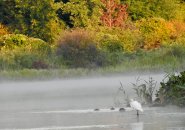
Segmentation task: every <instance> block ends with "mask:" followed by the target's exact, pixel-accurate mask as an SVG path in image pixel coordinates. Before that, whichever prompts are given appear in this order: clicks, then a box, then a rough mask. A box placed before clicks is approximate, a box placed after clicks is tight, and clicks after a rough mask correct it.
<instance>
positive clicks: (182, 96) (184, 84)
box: [156, 71, 185, 106]
mask: <svg viewBox="0 0 185 130" xmlns="http://www.w3.org/2000/svg"><path fill="white" fill-rule="evenodd" d="M156 96H157V100H159V101H160V103H161V104H174V105H178V106H185V71H183V72H181V73H180V74H179V75H175V74H173V75H170V76H169V79H168V81H167V82H166V83H164V82H161V88H160V89H159V91H158V93H157V95H156Z"/></svg>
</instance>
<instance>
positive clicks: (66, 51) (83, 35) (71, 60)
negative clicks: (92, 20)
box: [57, 29, 104, 67]
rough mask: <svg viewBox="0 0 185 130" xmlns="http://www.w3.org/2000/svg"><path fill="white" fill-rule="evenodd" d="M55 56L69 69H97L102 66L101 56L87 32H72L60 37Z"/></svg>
mask: <svg viewBox="0 0 185 130" xmlns="http://www.w3.org/2000/svg"><path fill="white" fill-rule="evenodd" d="M57 56H58V57H59V58H60V59H61V61H62V62H63V63H64V64H65V65H67V66H70V67H97V66H102V65H103V61H102V60H103V59H104V58H103V54H102V53H101V52H100V50H99V49H98V48H97V44H96V42H95V40H94V38H93V37H92V35H90V33H88V32H87V31H84V30H79V29H77V30H73V31H71V32H66V33H65V35H64V36H61V38H60V40H59V41H58V45H57Z"/></svg>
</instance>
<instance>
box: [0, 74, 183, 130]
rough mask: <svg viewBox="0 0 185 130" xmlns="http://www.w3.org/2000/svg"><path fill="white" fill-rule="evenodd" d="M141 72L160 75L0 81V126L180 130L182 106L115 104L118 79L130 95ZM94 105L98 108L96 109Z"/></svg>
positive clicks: (6, 129) (9, 129) (3, 129)
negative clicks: (138, 110)
mask: <svg viewBox="0 0 185 130" xmlns="http://www.w3.org/2000/svg"><path fill="white" fill-rule="evenodd" d="M138 77H140V79H142V80H148V78H149V77H152V78H153V79H154V80H156V81H158V84H157V85H158V86H159V82H160V81H162V80H163V79H164V74H142V75H140V74H135V75H115V76H103V77H101V76H98V77H90V78H78V79H64V80H50V81H21V82H20V81H17V82H8V81H7V82H5V81H4V82H1V83H0V130H185V109H184V108H178V107H175V106H166V107H148V106H143V109H144V112H143V113H140V116H139V117H137V116H136V111H133V110H131V109H130V108H127V109H126V111H124V112H119V108H120V107H125V106H124V104H120V106H119V105H116V103H115V102H116V100H122V99H121V97H118V98H117V95H118V93H117V92H118V88H119V87H120V82H121V83H122V84H123V86H124V88H125V90H126V92H127V94H128V96H129V98H135V97H136V95H135V93H134V91H133V89H132V87H133V86H132V83H135V82H136V79H137V78H138ZM111 107H115V110H110V108H111ZM94 109H98V111H95V110H94Z"/></svg>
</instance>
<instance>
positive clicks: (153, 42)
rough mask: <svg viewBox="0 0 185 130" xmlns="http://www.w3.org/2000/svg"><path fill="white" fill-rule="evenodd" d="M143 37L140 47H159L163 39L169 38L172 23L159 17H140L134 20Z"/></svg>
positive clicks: (147, 48) (172, 30)
mask: <svg viewBox="0 0 185 130" xmlns="http://www.w3.org/2000/svg"><path fill="white" fill-rule="evenodd" d="M136 26H137V27H138V28H139V30H140V31H141V34H142V36H143V39H144V45H143V47H142V48H144V49H146V50H150V49H154V48H159V47H160V46H161V45H162V44H163V42H164V41H168V40H170V38H171V36H172V34H173V32H174V31H175V30H174V28H173V24H171V23H169V22H166V21H165V20H164V19H161V18H149V19H142V20H140V21H137V22H136Z"/></svg>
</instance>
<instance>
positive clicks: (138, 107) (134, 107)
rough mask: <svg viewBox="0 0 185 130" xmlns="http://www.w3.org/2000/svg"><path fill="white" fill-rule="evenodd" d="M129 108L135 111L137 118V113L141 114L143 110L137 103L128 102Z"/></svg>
mask: <svg viewBox="0 0 185 130" xmlns="http://www.w3.org/2000/svg"><path fill="white" fill-rule="evenodd" d="M130 107H131V108H133V109H134V110H136V111H137V116H139V111H141V112H143V108H142V106H141V104H140V103H139V102H138V101H134V100H133V99H131V100H130Z"/></svg>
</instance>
